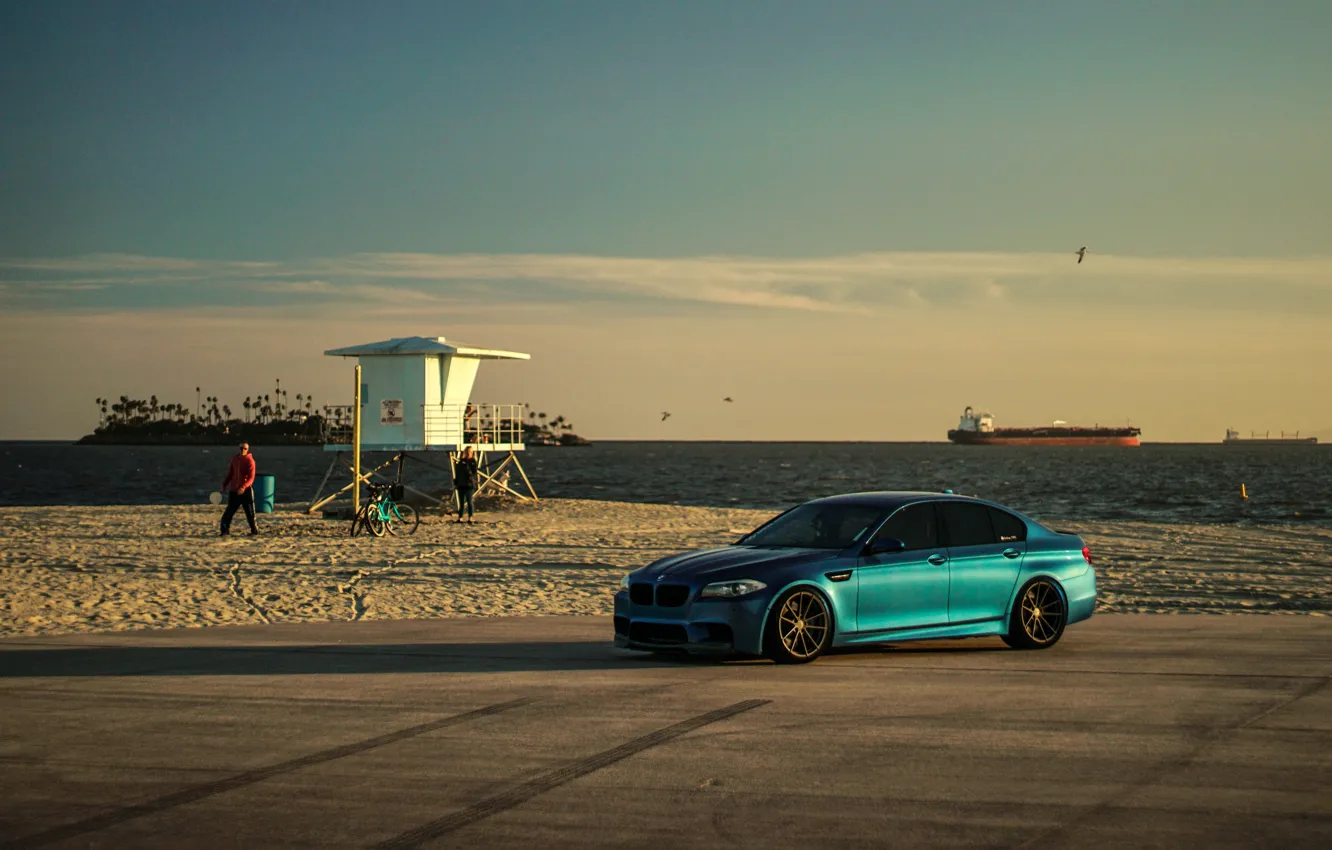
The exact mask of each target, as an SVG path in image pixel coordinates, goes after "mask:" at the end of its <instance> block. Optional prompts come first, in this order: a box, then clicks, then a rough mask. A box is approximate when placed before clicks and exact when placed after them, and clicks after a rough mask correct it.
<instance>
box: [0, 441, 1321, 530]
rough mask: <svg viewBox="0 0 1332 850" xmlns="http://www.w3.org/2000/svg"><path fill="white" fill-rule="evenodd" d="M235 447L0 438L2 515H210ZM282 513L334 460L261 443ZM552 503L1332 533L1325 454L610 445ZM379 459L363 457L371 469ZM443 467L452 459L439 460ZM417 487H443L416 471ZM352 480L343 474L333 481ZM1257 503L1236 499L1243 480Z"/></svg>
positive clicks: (569, 462) (534, 467)
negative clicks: (964, 506)
mask: <svg viewBox="0 0 1332 850" xmlns="http://www.w3.org/2000/svg"><path fill="white" fill-rule="evenodd" d="M233 453H234V449H232V448H231V447H229V446H208V447H197V446H77V445H72V444H68V443H19V442H10V443H0V506H3V505H127V504H204V503H206V502H207V499H208V494H209V493H210V492H212V491H213V490H216V489H218V487H219V485H220V484H221V481H222V477H223V475H224V474H225V472H226V467H227V461H228V459H229V458H230V456H231V455H232V454H233ZM254 455H255V459H256V461H257V463H258V467H259V471H260V472H266V473H271V474H273V475H275V476H276V478H277V481H276V483H277V498H278V501H280V502H299V501H308V500H309V499H310V498H311V497H312V496H313V495H314V493H315V490H316V488H317V487H318V486H319V483H320V480H321V479H322V478H323V476H324V473H325V471H326V470H327V468H328V464H329V461H330V459H331V456H330V455H328V454H326V453H325V452H324V451H323V450H322V449H319V448H311V447H278V446H256V447H255V450H254ZM520 457H521V458H522V462H523V466H524V468H525V469H526V470H527V473H528V475H529V477H530V478H531V479H532V484H533V486H534V487H535V488H536V491H537V494H538V495H540V496H543V497H555V498H579V499H608V500H615V501H631V502H655V503H662V504H678V505H711V506H723V507H752V508H763V509H769V510H773V511H776V510H781V509H784V508H786V507H789V506H790V505H793V504H796V503H798V502H801V501H804V500H806V499H811V498H816V497H819V496H828V495H832V494H835V493H849V492H856V491H863V490H933V491H938V490H944V489H952V490H953V491H955V492H957V493H964V494H967V495H975V496H981V497H983V498H987V499H993V500H995V501H997V502H1000V503H1003V504H1006V505H1010V506H1012V507H1014V508H1016V509H1018V510H1021V511H1023V512H1025V513H1028V514H1030V515H1032V516H1035V517H1037V518H1050V519H1067V520H1077V519H1081V520H1155V521H1164V522H1181V523H1185V522H1241V523H1243V522H1261V523H1314V524H1319V525H1332V445H1318V446H1249V447H1236V446H1222V445H1219V444H1218V445H1194V444H1147V445H1144V446H1141V447H1138V448H1115V447H1018V446H1014V447H985V446H954V445H951V444H947V443H658V442H642V443H634V442H602V443H597V444H595V445H592V446H587V447H581V448H532V449H530V450H528V451H527V452H525V453H522V454H521V455H520ZM384 460H387V456H384V455H366V456H365V463H366V464H367V465H369V464H372V463H378V462H383V461H384ZM440 460H442V461H443V462H444V463H445V465H447V458H440ZM407 473H408V482H409V483H412V484H414V485H416V486H418V487H420V488H421V489H425V490H439V489H442V488H444V487H446V486H447V485H446V482H445V479H446V477H447V476H446V474H444V473H443V472H440V471H438V470H435V469H431V468H430V467H427V466H424V465H420V464H415V463H412V462H409V464H408V467H407ZM334 478H335V480H337V481H338V482H339V486H341V484H345V483H347V482H349V481H350V480H351V475H350V473H349V472H345V471H339V472H336V473H335V477H334ZM1241 483H1243V484H1244V485H1245V487H1246V488H1247V491H1248V495H1249V498H1248V500H1241V499H1240V484H1241Z"/></svg>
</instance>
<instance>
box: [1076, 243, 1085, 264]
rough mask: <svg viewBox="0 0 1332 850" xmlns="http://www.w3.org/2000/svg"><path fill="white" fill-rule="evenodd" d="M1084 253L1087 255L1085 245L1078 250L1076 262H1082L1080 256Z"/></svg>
mask: <svg viewBox="0 0 1332 850" xmlns="http://www.w3.org/2000/svg"><path fill="white" fill-rule="evenodd" d="M1085 253H1087V246H1086V245H1083V246H1082V247H1081V248H1079V249H1078V262H1079V263H1081V262H1082V255H1083V254H1085Z"/></svg>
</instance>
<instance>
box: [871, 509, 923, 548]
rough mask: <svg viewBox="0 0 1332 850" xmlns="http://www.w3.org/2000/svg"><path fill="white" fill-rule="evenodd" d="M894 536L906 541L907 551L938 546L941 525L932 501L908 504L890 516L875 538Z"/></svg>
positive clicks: (885, 538)
mask: <svg viewBox="0 0 1332 850" xmlns="http://www.w3.org/2000/svg"><path fill="white" fill-rule="evenodd" d="M893 537H895V538H897V539H898V540H901V541H902V542H903V543H905V544H906V548H907V551H912V550H915V549H936V548H938V546H939V525H938V522H937V521H936V520H935V517H934V505H933V504H931V503H930V502H918V503H916V504H914V505H907V506H906V507H904V508H901V509H899V510H898V511H897V513H895V514H893V515H892V516H890V517H888V521H887V522H885V523H884V524H883V527H882V528H880V529H879V533H878V534H876V535H874V539H875V540H887V539H889V538H893Z"/></svg>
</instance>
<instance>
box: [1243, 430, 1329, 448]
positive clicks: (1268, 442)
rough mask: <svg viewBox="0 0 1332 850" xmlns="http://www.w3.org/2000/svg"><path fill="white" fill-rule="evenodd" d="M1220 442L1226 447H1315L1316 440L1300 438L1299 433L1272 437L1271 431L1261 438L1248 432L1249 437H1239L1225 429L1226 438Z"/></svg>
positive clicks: (1284, 433) (1282, 433)
mask: <svg viewBox="0 0 1332 850" xmlns="http://www.w3.org/2000/svg"><path fill="white" fill-rule="evenodd" d="M1221 442H1222V443H1223V444H1225V445H1227V446H1315V445H1318V438H1317V437H1301V436H1300V432H1299V431H1296V432H1295V433H1294V434H1291V435H1288V434H1286V432H1285V431H1282V432H1281V436H1280V437H1273V436H1272V432H1271V431H1264V432H1263V436H1261V437H1259V436H1258V435H1257V434H1256V433H1254V432H1252V431H1250V432H1249V436H1247V437H1241V436H1240V433H1239V431H1236V430H1234V429H1233V428H1227V429H1226V438H1225V439H1224V440H1222V441H1221Z"/></svg>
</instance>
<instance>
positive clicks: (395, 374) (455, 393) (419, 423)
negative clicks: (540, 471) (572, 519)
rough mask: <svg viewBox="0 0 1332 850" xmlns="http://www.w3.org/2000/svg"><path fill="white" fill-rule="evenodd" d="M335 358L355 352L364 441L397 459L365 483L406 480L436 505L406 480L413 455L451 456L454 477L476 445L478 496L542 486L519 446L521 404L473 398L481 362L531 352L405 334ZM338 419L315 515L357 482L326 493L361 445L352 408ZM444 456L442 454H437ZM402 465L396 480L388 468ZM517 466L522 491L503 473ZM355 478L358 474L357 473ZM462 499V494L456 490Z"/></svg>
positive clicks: (528, 496) (328, 440)
mask: <svg viewBox="0 0 1332 850" xmlns="http://www.w3.org/2000/svg"><path fill="white" fill-rule="evenodd" d="M324 354H325V355H326V356H329V357H355V358H356V360H357V363H358V364H359V365H360V367H361V387H360V397H361V445H360V450H361V451H362V452H391V453H393V457H392V458H391V459H390V460H388V461H386V462H383V463H381V464H379V465H378V466H376V467H374V468H372V469H369V470H362V472H363V474H362V476H361V480H362V481H367V482H368V481H369V480H370V478H371V477H375V478H379V479H382V480H391V481H394V483H399V484H403V486H404V488H405V489H407V490H410V491H411V492H413V493H415V494H417V495H418V496H420V497H422V498H424V499H426V500H427V501H430V502H434V503H437V504H441V505H443V504H445V503H444V502H443V501H442V500H441V499H438V498H436V497H434V496H431V495H430V494H428V493H424V492H422V491H420V490H417V489H414V488H412V487H410V486H408V485H407V484H406V482H405V481H404V480H403V479H404V472H405V467H406V462H407V459H408V458H409V457H412V458H413V459H414V460H415V461H417V462H420V463H424V464H426V465H427V466H434V467H437V468H441V469H442V468H443V466H442V462H441V461H442V458H441V456H446V457H447V459H448V470H447V471H448V472H449V480H450V481H452V478H453V475H452V473H453V467H454V464H455V462H456V461H457V459H458V457H459V456H460V455H461V453H462V451H463V450H464V449H466V448H471V449H473V450H474V451H475V452H476V454H477V459H478V466H479V467H480V470H481V482H480V486H479V487H478V488H477V491H476V495H481V494H482V493H483V492H487V491H492V490H503V491H507V492H508V493H510V494H512V495H513V496H516V497H517V498H519V499H522V500H535V499H536V498H537V496H536V492H535V491H534V490H533V488H532V484H531V482H530V481H529V480H528V478H527V474H526V472H524V470H523V468H522V464H521V463H519V461H518V455H517V452H521V451H523V450H524V449H525V448H526V446H525V445H524V444H523V422H524V418H525V415H526V409H525V407H524V405H522V404H492V403H475V404H474V403H472V402H471V394H472V385H473V384H474V383H475V382H476V375H477V371H478V370H479V369H480V366H481V361H483V360H530V359H531V358H532V356H531V355H530V354H524V353H523V352H519V351H504V350H500V349H493V348H482V347H480V346H476V345H468V344H466V343H462V342H448V341H447V340H446V339H445V338H444V337H442V336H439V337H421V336H412V337H399V338H394V339H387V340H383V341H381V342H371V343H366V344H364V345H353V346H349V347H346V348H334V349H330V350H328V351H325V352H324ZM331 410H332V413H333V421H332V422H331V423H330V425H329V426H328V427H327V429H326V431H325V438H324V451H326V452H331V453H333V455H334V456H333V458H332V461H331V463H330V464H329V468H328V471H327V472H326V473H325V474H324V480H323V481H322V482H321V483H320V485H319V490H318V491H317V492H316V493H315V496H314V498H313V499H312V500H311V502H310V506H309V507H308V508H307V509H306V510H307V512H308V513H313V512H314V511H316V510H318V509H319V508H321V507H323V506H324V505H327V504H328V503H330V502H332V501H333V500H334V499H337V498H338V497H339V496H341V495H343V494H344V493H348V492H349V491H350V490H351V489H352V487H354V486H355V484H356V481H355V480H353V481H352V482H351V483H349V484H347V485H346V486H345V487H343V488H341V489H340V490H338V491H336V492H334V493H333V494H331V495H329V496H327V497H324V496H323V492H324V488H325V486H326V485H327V484H328V481H329V480H330V478H332V476H333V473H334V471H335V470H336V469H337V467H338V466H339V465H345V466H347V468H348V469H349V470H350V469H354V467H353V466H352V464H350V463H348V462H347V460H346V456H347V455H348V454H350V453H351V452H353V451H354V450H355V448H356V447H355V446H354V445H353V444H352V441H353V432H352V428H351V424H350V423H351V419H352V415H351V414H352V406H351V405H345V406H339V407H334V408H332V409H331ZM435 458H440V460H435ZM394 464H396V466H397V470H396V475H395V476H394V477H393V478H390V477H389V475H388V474H387V473H386V472H385V470H386V469H388V468H389V467H391V466H393V465H394ZM510 466H512V467H513V468H514V469H515V470H516V471H517V472H518V475H519V476H520V477H521V479H522V483H523V484H524V485H526V488H527V492H526V493H522V492H519V491H518V490H516V489H514V488H512V487H510V486H509V484H508V477H509V476H507V475H503V474H502V473H505V472H506V471H507V470H508V468H509V467H510ZM353 479H355V474H354V473H353ZM454 503H455V505H456V494H455V502H454Z"/></svg>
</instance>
